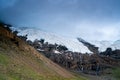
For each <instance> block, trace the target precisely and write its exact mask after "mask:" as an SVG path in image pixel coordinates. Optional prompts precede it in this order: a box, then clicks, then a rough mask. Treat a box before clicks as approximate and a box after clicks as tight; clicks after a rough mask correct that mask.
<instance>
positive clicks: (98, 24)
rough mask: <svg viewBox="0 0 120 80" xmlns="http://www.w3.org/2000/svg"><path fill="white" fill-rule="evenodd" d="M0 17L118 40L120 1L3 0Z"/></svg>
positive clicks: (20, 23) (65, 33)
mask: <svg viewBox="0 0 120 80" xmlns="http://www.w3.org/2000/svg"><path fill="white" fill-rule="evenodd" d="M0 20H2V21H5V22H7V23H10V24H12V25H14V26H17V27H18V26H19V27H25V26H27V27H37V28H40V29H42V30H45V31H48V32H53V33H57V34H60V35H63V36H68V37H82V38H83V39H85V40H117V39H120V0H0Z"/></svg>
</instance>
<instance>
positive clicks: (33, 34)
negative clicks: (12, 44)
mask: <svg viewBox="0 0 120 80" xmlns="http://www.w3.org/2000/svg"><path fill="white" fill-rule="evenodd" d="M16 30H17V31H19V34H18V35H26V34H28V39H29V40H32V41H34V40H35V39H41V38H43V39H45V41H47V42H49V43H52V44H55V43H57V44H61V45H65V46H66V47H67V48H68V49H69V50H70V51H73V52H82V53H86V52H87V53H91V51H90V50H89V49H88V48H87V47H86V46H84V45H83V44H82V43H80V42H78V41H77V40H76V39H68V38H64V37H61V36H58V35H56V34H53V33H48V32H45V31H42V30H39V29H35V28H24V29H23V28H17V29H16Z"/></svg>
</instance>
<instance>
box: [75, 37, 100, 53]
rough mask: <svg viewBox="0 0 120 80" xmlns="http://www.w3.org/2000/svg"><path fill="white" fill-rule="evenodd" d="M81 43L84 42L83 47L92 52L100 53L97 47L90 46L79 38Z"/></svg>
mask: <svg viewBox="0 0 120 80" xmlns="http://www.w3.org/2000/svg"><path fill="white" fill-rule="evenodd" d="M77 39H78V41H79V42H82V43H83V45H85V46H86V47H87V48H88V49H89V50H90V51H91V52H93V53H99V51H98V47H96V46H95V45H93V44H90V43H89V42H87V41H85V40H83V39H81V38H77Z"/></svg>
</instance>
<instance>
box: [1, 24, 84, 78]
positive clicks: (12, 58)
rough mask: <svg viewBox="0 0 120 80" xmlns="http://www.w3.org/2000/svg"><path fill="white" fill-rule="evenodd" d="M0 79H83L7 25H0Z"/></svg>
mask: <svg viewBox="0 0 120 80" xmlns="http://www.w3.org/2000/svg"><path fill="white" fill-rule="evenodd" d="M3 26H4V27H3ZM0 80H85V79H83V78H81V77H79V76H78V77H76V76H74V75H73V74H71V73H70V72H69V71H67V70H65V69H63V68H62V67H60V66H58V65H57V64H55V63H54V62H52V61H51V60H49V59H47V58H46V57H44V56H43V55H41V54H40V53H39V52H37V51H36V50H35V49H34V48H33V47H31V46H29V45H28V44H26V42H24V41H22V40H21V39H20V38H18V37H17V36H16V35H15V34H13V33H12V32H11V31H10V30H9V28H8V26H7V25H0Z"/></svg>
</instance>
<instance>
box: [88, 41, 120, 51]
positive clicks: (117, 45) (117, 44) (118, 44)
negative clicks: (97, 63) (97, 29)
mask: <svg viewBox="0 0 120 80" xmlns="http://www.w3.org/2000/svg"><path fill="white" fill-rule="evenodd" d="M90 43H91V44H94V45H95V46H97V47H99V51H100V52H103V51H105V50H106V49H107V48H108V47H110V48H112V50H115V49H120V40H117V41H90Z"/></svg>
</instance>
